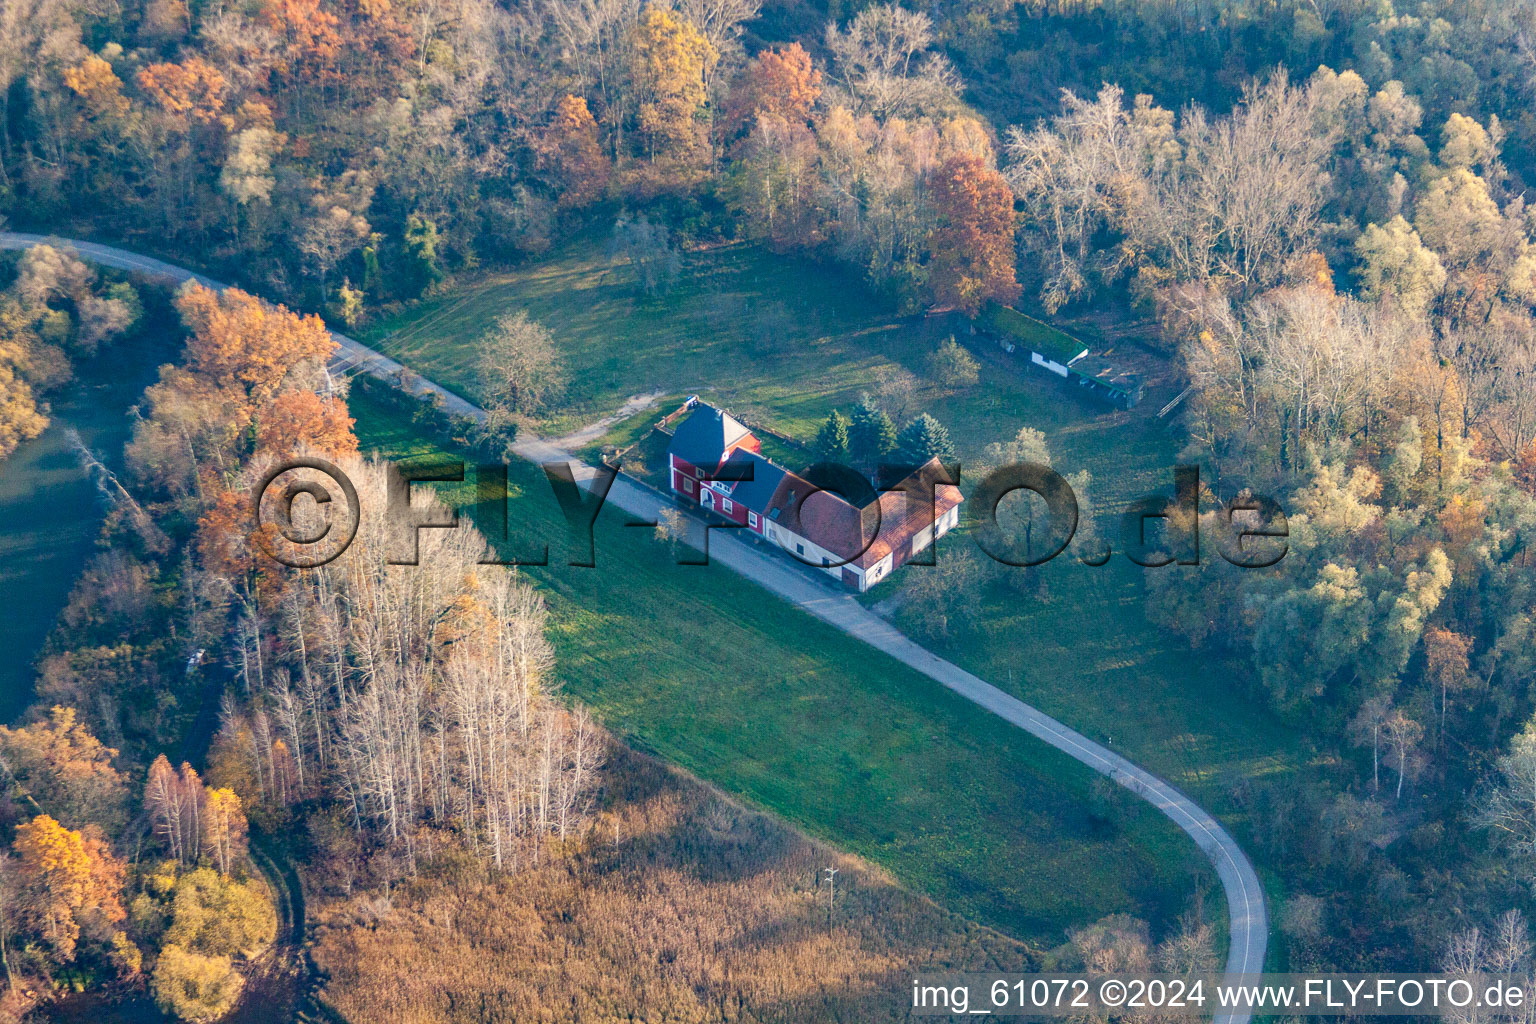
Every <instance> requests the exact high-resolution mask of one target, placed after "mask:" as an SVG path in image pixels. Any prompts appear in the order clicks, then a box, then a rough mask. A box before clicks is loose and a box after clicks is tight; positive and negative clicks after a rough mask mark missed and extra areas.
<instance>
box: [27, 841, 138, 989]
mask: <svg viewBox="0 0 1536 1024" xmlns="http://www.w3.org/2000/svg"><path fill="white" fill-rule="evenodd" d="M13 849H14V850H15V852H16V857H17V868H16V875H17V889H18V896H19V899H18V909H19V911H20V917H21V924H22V927H23V928H24V929H26V930H28V931H30V932H32V933H33V934H36V935H37V936H39V937H40V938H41V939H42V940H43V941H44V942H45V943H47V944H48V947H49V950H50V952H51V955H52V958H53V959H54V961H55V962H57V963H61V964H65V963H69V962H71V961H72V960H74V958H75V950H76V947H77V945H78V943H79V941H80V935H81V931H82V929H86V932H87V934H88V935H91V936H93V937H98V938H101V939H103V940H106V939H108V938H110V937H111V930H112V926H113V925H116V924H118V923H119V922H121V921H122V920H124V918H126V917H127V915H126V914H125V913H124V912H123V906H122V901H121V895H122V891H123V878H124V876H125V870H124V868H123V864H122V862H121V861H119V860H118V859H117V858H116V857H114V856H113V855H112V851H111V850H110V849H109V848H108V847H107V844H106V843H105V842H104V841H102V840H101V839H100V838H98V837H90V838H87V837H86V836H85V835H83V834H82V833H80V832H75V831H72V830H70V829H67V828H65V827H64V826H63V825H60V824H59V823H58V822H57V821H55V820H54V819H53V818H51V817H49V816H48V815H46V814H40V815H38V816H37V817H36V818H33V819H32V820H31V821H30V822H28V823H26V824H25V825H21V826H20V827H18V828H17V829H16V841H15V843H14V844H13Z"/></svg>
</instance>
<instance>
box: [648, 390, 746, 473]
mask: <svg viewBox="0 0 1536 1024" xmlns="http://www.w3.org/2000/svg"><path fill="white" fill-rule="evenodd" d="M749 433H751V431H749V430H748V429H747V428H746V427H744V426H742V425H741V421H740V420H738V419H736V418H735V417H734V416H732V415H731V414H730V413H726V412H721V411H720V410H719V409H716V408H715V407H714V406H712V405H706V404H704V403H703V402H700V403H699V406H698V408H696V409H694V410H693V412H692V413H690V414H689V416H688V418H687V419H685V420H683V422H681V423H679V424H678V425H677V430H676V432H674V433H673V435H672V443H671V444H670V445H668V446H667V452H668V454H671V455H676V456H677V457H678V458H679V459H682V460H683V461H684V462H686V463H688V464H689V465H693V466H699V467H702V468H705V469H714V468H716V467H718V466H719V465H720V461H721V460H722V459H723V458H725V453H726V452H727V451H728V450H729V449H730V447H731V445H733V444H735V443H737V442H738V441H740V440H741V439H742V438H744V437H746V436H747V435H748V434H749Z"/></svg>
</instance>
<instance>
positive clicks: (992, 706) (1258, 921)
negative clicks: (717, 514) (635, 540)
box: [0, 231, 1269, 1024]
mask: <svg viewBox="0 0 1536 1024" xmlns="http://www.w3.org/2000/svg"><path fill="white" fill-rule="evenodd" d="M44 242H53V243H57V244H63V245H68V246H70V247H72V248H74V249H75V250H76V251H77V252H79V253H80V255H82V256H84V257H86V258H88V259H91V260H94V261H95V262H97V263H100V264H102V265H104V266H108V267H115V268H117V269H120V270H128V271H134V272H137V273H141V274H145V275H147V276H150V277H156V278H162V279H169V280H171V281H174V282H177V283H180V282H184V281H190V280H195V281H198V282H200V283H202V284H204V285H206V286H208V287H210V288H216V289H222V288H224V287H225V285H223V284H221V283H220V282H218V281H214V280H212V279H211V278H207V277H204V276H203V275H201V274H195V273H193V272H192V271H190V270H185V269H183V268H181V267H177V266H173V265H171V264H169V263H163V262H161V261H160V260H156V259H151V258H149V257H147V256H140V255H137V254H136V253H131V252H126V251H124V250H122V249H114V248H112V247H110V246H105V245H97V244H95V243H93V242H77V241H72V240H70V239H50V238H48V237H46V236H43V235H28V234H20V233H16V232H9V231H6V232H0V249H25V248H29V247H31V246H33V245H37V244H39V243H44ZM331 337H333V338H334V339H335V340H336V343H337V345H338V346H339V348H338V350H337V353H336V356H335V358H334V359H333V360H332V364H331V366H332V371H333V372H336V373H356V372H364V373H369V374H372V375H374V376H377V377H390V376H392V375H394V374H396V373H398V372H399V371H400V370H402V369H403V367H402V366H401V365H400V364H399V363H397V362H395V361H394V360H393V359H390V358H388V357H387V356H384V355H381V354H380V353H378V352H375V351H374V350H373V349H371V348H368V347H367V346H365V345H362V344H359V343H358V342H356V341H354V340H352V339H351V338H348V337H347V336H346V335H344V334H337V333H336V332H334V331H333V332H331ZM414 387H415V391H416V393H417V394H418V395H419V396H421V397H426V396H428V395H437V396H439V397H440V398H441V400H442V403H443V406H444V408H445V409H447V410H448V411H449V412H453V413H457V414H459V415H463V416H469V417H471V418H474V419H480V418H482V417H484V416H485V410H483V409H481V408H479V407H478V406H475V405H473V404H471V403H469V402H467V401H465V400H464V399H463V398H461V397H460V396H458V395H455V394H453V393H452V392H450V391H448V390H446V389H445V388H443V387H441V386H439V385H437V384H434V383H432V382H431V381H427V380H422V379H421V378H419V377H416V378H415V385H414ZM514 450H515V451H516V452H517V454H518V455H519V456H520V457H522V458H524V459H528V460H529V461H532V462H537V463H540V464H543V463H548V462H570V463H573V464H576V466H577V467H579V468H578V469H577V476H578V478H579V479H590V478H591V477H592V476H593V475H594V473H595V470H593V469H592V468H591V467H590V466H581V465H580V464H579V463H577V461H576V460H575V459H574V458H573V457H572V456H571V455H570V454H569V453H567V452H564V451H561V450H560V449H559V448H557V447H555V446H554V445H552V444H550V443H548V442H547V441H542V440H540V439H538V438H525V439H523V440H521V441H519V442H517V444H516V445H515V446H514ZM608 501H609V502H610V503H612V504H614V505H617V506H619V507H620V508H622V509H624V511H626V512H629V513H631V514H633V515H636V516H639V517H641V518H642V519H647V520H652V521H654V520H655V518H656V516H657V514H658V513H659V512H660V511H661V510H662V508H664V507H668V506H669V504H670V503H669V502H667V501H666V500H664V499H663V498H661V497H660V496H659V495H658V494H656V493H655V492H653V491H651V490H650V489H649V488H646V487H642V486H640V485H639V484H636V483H634V482H632V481H630V480H628V479H626V478H624V477H622V476H621V477H619V478H617V479H616V480H614V482H613V485H612V487H611V489H610V490H609V492H608ZM708 543H709V553H710V555H711V558H712V560H713V561H718V562H720V563H722V564H723V565H725V566H726V567H728V568H730V569H732V570H734V571H736V572H738V573H740V574H742V575H743V576H745V577H747V578H748V579H750V580H752V581H753V582H754V583H757V584H759V585H761V586H762V587H764V588H766V589H767V590H770V591H772V592H773V593H775V594H777V595H779V596H780V597H782V598H784V599H785V600H786V601H789V602H791V603H793V604H796V605H798V606H800V607H801V608H803V609H805V610H806V611H808V612H810V613H811V614H812V615H814V616H816V617H817V618H819V619H822V620H823V621H825V622H828V623H830V624H832V625H833V626H836V627H837V628H838V629H840V630H842V631H843V632H845V633H847V634H849V635H850V636H854V637H857V638H858V639H860V640H863V641H864V642H865V643H868V644H869V645H871V646H872V647H876V648H878V649H879V650H881V651H884V652H885V653H886V654H889V655H890V656H891V657H893V658H895V659H896V660H898V661H900V662H902V663H904V664H906V665H908V666H910V667H912V668H914V669H916V670H917V671H919V672H921V673H922V674H923V675H925V676H927V677H929V678H930V679H932V680H934V681H935V682H937V683H940V684H941V685H943V686H946V687H948V688H949V689H951V690H953V691H955V692H956V693H958V694H960V695H961V696H962V697H964V698H966V699H967V700H969V701H971V702H972V703H974V704H977V705H979V706H981V707H983V708H985V709H986V710H988V711H990V712H992V713H993V714H995V715H998V716H999V717H1001V718H1003V719H1005V720H1007V721H1009V722H1011V723H1013V724H1014V725H1016V726H1018V727H1019V728H1020V729H1023V730H1024V731H1025V732H1028V733H1029V734H1030V735H1032V736H1035V737H1038V738H1039V739H1041V740H1044V741H1045V742H1046V743H1049V744H1050V745H1051V746H1053V747H1055V748H1056V749H1057V750H1060V751H1062V752H1063V753H1065V754H1067V755H1069V756H1071V757H1073V758H1075V759H1076V760H1078V761H1081V762H1082V763H1083V764H1085V765H1087V766H1088V767H1090V768H1092V769H1093V770H1094V771H1096V772H1098V773H1100V774H1101V775H1106V776H1108V777H1109V778H1111V779H1113V780H1114V781H1115V782H1117V783H1119V784H1120V785H1122V786H1124V787H1125V788H1126V789H1129V790H1130V791H1131V792H1133V793H1135V794H1136V795H1137V796H1139V797H1141V798H1142V799H1143V800H1145V801H1147V802H1148V803H1150V804H1151V805H1152V806H1154V807H1156V808H1157V809H1158V810H1159V811H1161V812H1162V813H1163V814H1165V815H1167V816H1168V817H1169V818H1170V819H1172V820H1173V822H1174V824H1176V825H1178V826H1179V828H1181V829H1183V830H1184V831H1185V832H1187V833H1188V834H1189V836H1190V838H1192V839H1194V841H1195V843H1196V845H1198V846H1199V847H1200V849H1201V850H1202V851H1204V853H1205V855H1206V856H1207V857H1208V858H1210V861H1211V864H1212V865H1213V866H1214V867H1215V868H1216V874H1217V876H1218V877H1219V878H1220V879H1221V884H1222V887H1223V889H1225V891H1226V897H1227V914H1228V920H1229V925H1230V927H1229V934H1230V936H1231V946H1230V947H1229V949H1228V952H1227V968H1226V972H1227V980H1228V982H1231V983H1236V982H1237V981H1238V978H1237V977H1236V976H1238V975H1245V974H1249V975H1251V974H1259V973H1261V972H1262V971H1263V970H1264V953H1265V948H1266V946H1267V944H1268V941H1269V920H1268V915H1267V913H1266V911H1265V907H1264V889H1263V887H1262V886H1261V885H1260V884H1259V879H1258V876H1257V875H1256V874H1255V873H1254V870H1253V865H1252V864H1251V863H1250V862H1249V860H1248V857H1247V855H1246V854H1244V853H1243V851H1242V849H1241V848H1240V847H1239V846H1238V845H1237V843H1236V841H1234V840H1233V838H1232V837H1231V836H1230V835H1228V834H1227V830H1226V829H1224V828H1222V827H1221V824H1220V823H1219V822H1217V821H1216V819H1215V818H1213V817H1212V816H1211V815H1210V814H1207V813H1206V812H1205V811H1204V810H1203V809H1201V807H1200V806H1199V805H1198V804H1196V803H1195V802H1194V801H1193V800H1191V799H1190V798H1189V797H1187V796H1185V795H1184V794H1183V793H1181V792H1179V790H1178V789H1176V788H1175V787H1174V786H1172V785H1171V784H1169V783H1167V782H1164V781H1163V780H1162V779H1160V778H1158V777H1157V776H1156V775H1153V774H1152V773H1151V772H1148V771H1146V770H1145V769H1143V768H1139V767H1137V766H1136V765H1134V764H1132V763H1131V762H1130V761H1127V760H1126V759H1125V758H1123V757H1121V756H1120V755H1119V754H1116V753H1115V752H1114V751H1112V750H1109V749H1108V748H1106V747H1104V746H1101V745H1100V744H1098V743H1095V742H1094V741H1092V740H1090V739H1088V738H1087V737H1086V736H1083V735H1082V734H1081V733H1078V732H1077V731H1075V730H1073V729H1069V728H1068V727H1067V726H1065V725H1062V724H1061V723H1060V722H1058V721H1056V720H1055V719H1054V718H1051V717H1050V716H1049V715H1047V714H1045V713H1044V712H1042V711H1039V710H1037V709H1036V708H1034V707H1031V706H1030V705H1028V704H1025V703H1024V702H1023V701H1021V700H1018V699H1017V698H1014V697H1010V696H1009V695H1008V694H1006V693H1004V692H1003V691H1002V690H999V689H998V688H997V687H995V686H993V685H992V684H990V683H988V682H985V681H984V680H982V679H980V678H978V677H977V676H974V675H972V674H971V673H969V672H967V671H965V670H964V669H962V668H960V667H958V666H956V665H953V664H951V663H950V662H947V661H945V660H944V659H942V658H940V657H938V656H937V655H935V654H933V653H932V652H930V651H928V650H927V649H926V648H923V647H920V646H919V645H917V644H915V643H913V642H912V641H911V640H909V639H907V637H906V636H905V635H903V634H902V633H901V632H899V631H898V630H897V629H896V628H895V627H893V626H892V625H891V624H890V623H889V622H887V621H886V620H885V619H882V618H881V617H880V616H878V615H876V614H875V613H873V612H871V611H869V610H868V609H867V608H865V607H864V606H863V605H861V604H859V603H858V602H857V601H855V600H854V599H853V598H852V597H851V596H849V595H847V594H838V593H833V592H831V591H829V590H828V589H827V587H826V586H825V585H824V584H823V583H822V582H821V581H820V580H818V579H813V578H812V577H811V576H809V575H808V574H806V573H804V572H802V571H801V570H800V569H798V568H797V567H795V566H794V565H793V564H792V563H791V562H790V561H789V560H788V559H785V558H780V557H778V556H776V555H774V554H772V553H770V552H767V551H764V550H762V549H760V548H758V547H757V546H755V545H753V544H751V543H749V542H747V541H743V540H741V539H739V538H737V537H734V536H732V535H731V533H730V532H729V531H724V530H715V531H710V537H709V538H708ZM1249 1017H1250V1015H1249V1014H1248V1013H1246V1012H1241V1013H1231V1014H1217V1015H1216V1021H1217V1024H1248V1020H1249Z"/></svg>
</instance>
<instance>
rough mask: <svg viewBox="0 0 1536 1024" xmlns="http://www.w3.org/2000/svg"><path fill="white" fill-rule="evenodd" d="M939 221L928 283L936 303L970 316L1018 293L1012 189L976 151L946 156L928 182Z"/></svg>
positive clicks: (931, 246) (931, 239) (931, 241)
mask: <svg viewBox="0 0 1536 1024" xmlns="http://www.w3.org/2000/svg"><path fill="white" fill-rule="evenodd" d="M930 187H931V189H932V192H933V203H934V207H935V208H936V209H937V211H938V216H939V224H938V227H936V228H935V229H934V230H933V232H932V234H931V235H930V236H929V243H928V244H929V249H930V251H931V253H932V259H931V266H930V274H931V278H930V281H929V287H930V289H931V290H932V292H933V297H934V301H935V302H937V303H938V304H940V305H946V306H958V307H959V308H961V309H964V310H965V311H966V312H967V313H969V314H971V315H972V316H974V315H975V314H976V313H977V312H979V311H980V309H981V307H982V305H983V304H985V303H987V302H1001V303H1005V304H1006V303H1009V302H1012V301H1013V300H1014V299H1016V298H1018V296H1019V282H1018V279H1017V278H1016V277H1015V275H1014V253H1013V222H1014V217H1013V192H1012V191H1010V190H1009V188H1008V183H1007V182H1006V181H1005V180H1004V179H1003V176H1002V175H1001V174H999V173H997V171H995V170H992V169H991V168H990V167H988V166H987V165H986V163H985V162H984V161H983V160H982V159H981V158H980V157H977V156H970V155H964V154H962V155H956V156H952V157H950V158H949V159H948V160H946V161H945V162H944V164H943V165H942V166H941V167H939V169H938V170H937V171H935V172H934V175H933V179H932V181H931V182H930Z"/></svg>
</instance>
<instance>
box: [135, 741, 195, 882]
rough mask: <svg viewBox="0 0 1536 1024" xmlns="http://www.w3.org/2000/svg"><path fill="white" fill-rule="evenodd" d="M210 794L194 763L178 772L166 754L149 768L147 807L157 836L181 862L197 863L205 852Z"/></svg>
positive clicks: (183, 766) (146, 784)
mask: <svg viewBox="0 0 1536 1024" xmlns="http://www.w3.org/2000/svg"><path fill="white" fill-rule="evenodd" d="M206 801H207V794H206V792H205V791H204V789H203V783H202V780H201V779H199V778H198V776H197V772H196V771H195V770H194V769H193V767H192V766H191V765H190V764H183V765H182V766H181V770H180V771H179V772H178V771H176V770H175V769H173V768H172V767H171V762H170V761H169V760H167V759H166V756H165V755H164V754H161V755H160V756H159V757H157V758H155V760H154V763H153V764H151V765H150V766H149V778H148V781H147V782H146V783H145V786H144V808H145V810H146V811H148V812H149V817H150V824H151V826H152V828H153V829H154V833H155V835H156V836H158V837H159V838H160V839H161V841H162V842H164V843H165V846H166V849H167V850H168V851H169V852H170V855H171V856H172V857H173V858H175V860H176V861H177V862H178V863H182V864H196V863H197V861H198V859H199V858H200V857H201V856H202V852H203V836H204V835H205V832H204V828H203V811H204V807H205V805H206Z"/></svg>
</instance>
